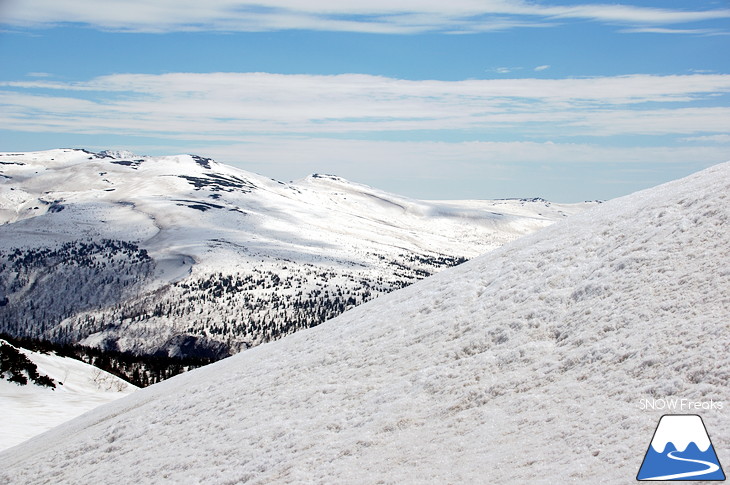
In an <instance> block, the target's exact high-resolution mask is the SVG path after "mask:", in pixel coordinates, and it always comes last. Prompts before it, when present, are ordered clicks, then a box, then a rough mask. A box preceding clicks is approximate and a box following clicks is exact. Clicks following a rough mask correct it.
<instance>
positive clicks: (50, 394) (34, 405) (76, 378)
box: [0, 349, 137, 450]
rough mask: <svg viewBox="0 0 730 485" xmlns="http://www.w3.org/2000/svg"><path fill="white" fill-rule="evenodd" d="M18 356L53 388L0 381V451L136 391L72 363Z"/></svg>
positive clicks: (56, 358)
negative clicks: (28, 362)
mask: <svg viewBox="0 0 730 485" xmlns="http://www.w3.org/2000/svg"><path fill="white" fill-rule="evenodd" d="M21 352H22V353H23V354H25V356H26V357H28V359H29V360H31V361H32V362H33V363H34V364H35V365H36V366H37V367H38V372H39V373H40V374H41V375H47V376H48V377H50V378H51V379H53V380H54V382H55V383H56V388H55V389H51V388H48V387H40V386H37V385H34V384H33V383H29V384H27V385H25V386H19V385H17V384H15V383H12V382H8V381H6V380H3V379H0V410H1V412H2V425H1V426H0V427H1V428H2V432H1V433H0V450H3V449H6V448H9V447H11V446H15V445H17V444H18V443H22V442H23V441H25V440H27V439H28V438H30V437H31V436H35V435H37V434H40V433H42V432H44V431H47V430H49V429H51V428H53V427H54V426H58V425H59V424H61V423H63V422H64V421H68V420H69V419H72V418H75V417H76V416H79V415H81V414H83V413H85V412H86V411H88V410H90V409H93V408H95V407H97V406H100V405H101V404H106V403H108V402H111V401H114V400H116V399H119V398H120V397H123V396H126V395H128V394H130V393H132V392H134V391H136V390H137V387H135V386H133V385H132V384H130V383H128V382H125V381H123V380H121V379H119V378H118V377H116V376H114V375H112V374H109V373H108V372H106V371H103V370H101V369H99V368H97V367H94V366H91V365H89V364H86V363H84V362H81V361H78V360H75V359H71V358H68V357H60V356H58V355H55V354H43V353H39V352H33V351H30V350H25V349H21Z"/></svg>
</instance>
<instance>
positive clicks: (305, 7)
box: [2, 0, 730, 34]
mask: <svg viewBox="0 0 730 485" xmlns="http://www.w3.org/2000/svg"><path fill="white" fill-rule="evenodd" d="M726 18H730V9H715V10H695V11H691V10H673V9H666V8H650V7H643V6H633V5H615V4H590V3H589V4H582V5H572V6H564V5H554V4H553V5H551V4H548V3H545V2H539V3H538V2H534V1H526V0H453V1H449V2H438V1H422V0H404V1H400V2H393V1H389V0H353V1H346V2H342V1H340V2H336V1H332V0H310V1H307V2H302V1H301V0H267V1H266V2H263V1H240V0H207V1H205V2H203V1H198V0H155V1H154V2H150V1H148V0H105V1H104V2H98V1H93V0H64V1H62V2H59V1H58V0H7V1H6V2H4V5H3V15H2V19H3V20H2V23H5V24H8V25H19V26H44V25H53V24H59V23H80V24H87V25H90V26H94V27H97V28H100V29H109V30H118V31H137V32H170V31H190V30H216V31H272V30H287V29H309V30H329V31H350V32H372V33H406V34H407V33H417V32H450V33H453V32H484V31H493V30H506V29H511V28H516V27H537V26H545V25H555V24H556V23H559V22H560V21H562V20H565V19H580V20H590V21H595V22H603V23H612V24H618V25H624V26H629V27H656V26H667V25H680V24H685V23H691V22H702V21H709V20H715V19H726ZM656 32H657V33H660V32H663V31H662V30H656Z"/></svg>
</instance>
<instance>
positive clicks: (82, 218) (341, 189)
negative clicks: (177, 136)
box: [0, 149, 592, 357]
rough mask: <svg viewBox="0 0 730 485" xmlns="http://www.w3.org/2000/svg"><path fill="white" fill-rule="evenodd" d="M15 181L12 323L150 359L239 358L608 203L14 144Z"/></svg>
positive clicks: (7, 184)
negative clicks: (506, 197)
mask: <svg viewBox="0 0 730 485" xmlns="http://www.w3.org/2000/svg"><path fill="white" fill-rule="evenodd" d="M0 174H1V175H2V176H3V177H2V178H1V179H0V236H1V237H0V300H1V301H3V302H5V301H6V300H7V302H6V304H5V305H4V306H0V316H1V317H2V320H3V321H4V322H5V323H4V324H3V325H2V328H0V331H7V332H9V333H11V334H14V335H18V336H28V337H38V338H48V339H51V340H54V341H59V342H73V343H82V344H86V345H94V346H99V347H102V348H109V349H112V350H120V351H132V352H135V353H146V354H154V353H156V352H164V353H167V354H168V355H179V354H181V355H186V354H187V355H193V356H206V357H211V356H217V357H222V356H225V355H229V354H231V353H235V352H237V351H239V350H242V349H245V348H248V347H250V346H253V345H257V344H259V343H261V342H265V341H269V340H273V339H276V338H278V337H280V336H281V335H285V334H288V333H291V332H293V331H296V330H298V329H301V328H307V327H310V326H313V325H317V324H319V323H321V322H322V321H325V320H327V319H329V318H331V317H334V316H335V315H337V314H339V313H342V312H343V311H345V310H347V309H349V308H352V307H354V306H356V305H358V304H360V303H362V302H363V301H367V300H369V299H371V298H374V297H376V296H378V295H382V294H384V293H387V292H389V291H392V290H394V289H398V288H401V287H403V286H407V285H408V284H411V283H412V282H414V281H417V280H419V279H421V278H423V277H425V276H428V275H430V274H433V273H435V272H436V271H438V270H440V269H441V268H444V267H448V266H452V265H455V264H458V263H460V262H463V261H464V260H466V259H468V258H471V257H474V256H476V255H478V254H481V253H483V252H486V251H488V250H491V249H494V248H496V247H499V246H500V245H502V244H504V243H505V242H507V241H510V240H513V239H515V238H517V237H520V236H522V235H524V234H527V233H529V232H532V231H535V230H537V229H539V228H542V227H546V226H547V225H549V224H551V223H552V222H554V221H555V220H559V219H562V218H564V217H566V216H567V215H569V214H571V213H576V212H579V211H581V210H583V209H584V208H586V207H589V206H590V205H592V204H574V205H570V204H568V205H566V204H551V203H549V202H546V201H524V200H523V201H460V202H459V201H446V202H438V201H419V200H415V199H411V198H407V197H401V196H397V195H394V194H389V193H386V192H383V191H380V190H378V189H375V188H372V187H368V186H365V185H361V184H357V183H353V182H349V181H347V180H345V179H342V178H340V177H337V176H325V175H312V176H309V177H307V178H306V179H304V180H303V181H300V182H297V183H294V182H292V183H285V182H281V181H277V180H273V179H270V178H267V177H264V176H261V175H257V174H253V173H250V172H246V171H243V170H240V169H237V168H234V167H231V166H227V165H224V164H220V163H218V162H215V161H214V160H212V159H209V158H205V157H201V156H197V155H175V156H167V157H164V156H163V157H145V156H138V155H134V154H131V153H125V152H101V153H100V154H96V153H93V152H90V151H86V150H74V149H57V150H51V151H46V152H31V153H25V154H23V153H3V154H0ZM2 268H5V269H4V270H2ZM67 282H71V284H70V285H68V289H66V284H67ZM64 294H65V295H66V298H59V295H64ZM31 302H34V303H32V305H31ZM28 322H32V323H28Z"/></svg>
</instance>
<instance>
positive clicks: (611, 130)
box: [0, 73, 730, 141]
mask: <svg viewBox="0 0 730 485" xmlns="http://www.w3.org/2000/svg"><path fill="white" fill-rule="evenodd" d="M38 90H42V93H41V92H38ZM53 92H57V93H58V95H53ZM49 93H50V94H49ZM728 93H730V75H715V74H707V75H702V74H693V75H685V76H651V75H635V76H617V77H597V78H581V79H493V80H467V81H410V80H401V79H393V78H386V77H380V76H370V75H361V74H346V75H337V76H320V75H280V74H267V73H210V74H192V73H172V74H163V75H148V74H120V75H112V76H103V77H99V78H95V79H92V80H90V81H87V82H79V83H59V82H47V81H43V80H34V81H22V82H4V83H0V107H2V109H1V110H0V122H2V123H3V125H4V126H11V127H13V129H14V130H16V131H32V132H38V131H44V130H46V131H52V132H67V133H116V134H120V133H124V134H135V135H141V136H152V135H154V136H160V137H189V138H191V139H219V140H228V141H232V140H235V139H237V138H238V137H240V136H241V135H242V134H245V133H262V134H263V133H268V134H282V133H290V134H295V133H296V134H302V135H317V136H328V135H332V134H346V133H374V134H377V133H386V132H389V133H396V132H406V131H422V132H427V131H445V130H450V131H454V130H470V131H476V132H480V133H482V134H483V135H484V134H489V133H504V132H506V131H508V130H511V131H513V132H515V133H521V134H522V136H537V137H556V136H557V137H560V136H610V135H619V134H652V135H658V134H685V135H694V134H712V133H727V132H730V108H726V107H723V106H712V105H710V106H704V107H688V106H687V105H686V104H687V103H690V102H693V101H699V100H701V101H704V102H710V103H712V104H717V101H713V100H717V99H718V97H719V96H723V95H727V94H728ZM720 102H721V101H720Z"/></svg>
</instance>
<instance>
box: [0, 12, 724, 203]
mask: <svg viewBox="0 0 730 485" xmlns="http://www.w3.org/2000/svg"><path fill="white" fill-rule="evenodd" d="M657 3H658V2H655V1H648V0H627V1H624V2H621V3H605V4H602V3H590V2H583V1H575V0H544V1H537V0H529V1H528V0H449V1H448V2H444V1H443V0H399V1H394V0H388V1H385V0H367V1H360V0H353V1H347V2H343V1H331V0H307V1H306V2H305V1H302V0H268V1H266V2H263V1H260V2H255V1H238V0H207V1H205V2H201V1H199V0H196V1H192V0H156V1H155V2H149V1H148V0H105V1H104V2H98V1H92V0H0V63H1V64H0V66H2V67H0V151H5V152H12V151H34V150H45V149H52V148H60V147H64V148H66V147H78V148H86V149H90V150H103V149H125V150H131V151H133V152H135V153H137V154H140V155H172V154H179V153H194V154H198V155H201V156H207V157H211V158H214V159H216V160H218V161H220V162H224V163H229V164H231V165H234V166H237V167H239V168H242V169H244V170H249V171H252V172H256V173H260V174H263V175H266V176H269V177H272V178H276V179H278V180H284V181H289V180H297V179H299V178H302V177H305V176H306V175H308V174H310V173H331V174H336V175H339V176H342V177H344V178H347V179H350V180H352V181H355V182H359V183H364V184H367V185H371V186H374V187H377V188H380V189H384V190H388V191H391V192H395V193H399V194H402V195H407V196H412V197H417V198H423V199H494V198H505V197H544V198H547V199H549V200H553V201H556V202H577V201H582V200H595V199H602V200H605V199H611V198H614V197H618V196H622V195H626V194H629V193H631V192H634V191H636V190H639V189H643V188H648V187H651V186H654V185H657V184H659V183H662V182H666V181H669V180H672V179H676V178H679V177H682V176H685V175H688V174H689V173H692V172H695V171H698V170H701V169H703V168H706V167H709V166H711V165H714V164H716V163H720V162H724V161H728V160H730V55H729V54H728V52H730V1H710V0H692V1H679V0H673V1H672V0H666V1H663V2H661V8H658V7H657Z"/></svg>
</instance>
